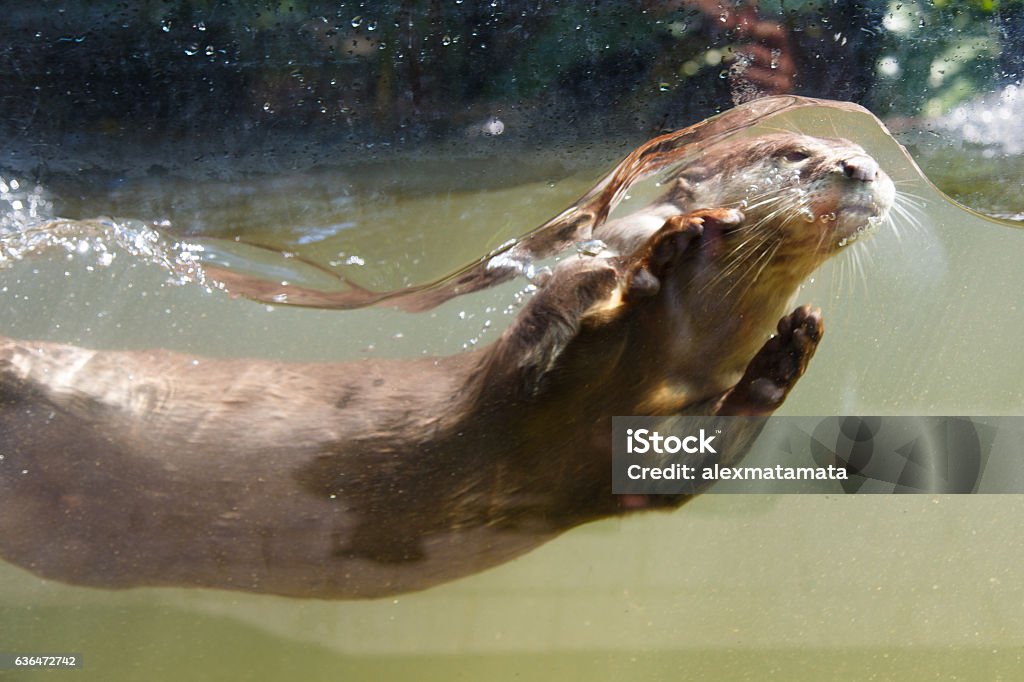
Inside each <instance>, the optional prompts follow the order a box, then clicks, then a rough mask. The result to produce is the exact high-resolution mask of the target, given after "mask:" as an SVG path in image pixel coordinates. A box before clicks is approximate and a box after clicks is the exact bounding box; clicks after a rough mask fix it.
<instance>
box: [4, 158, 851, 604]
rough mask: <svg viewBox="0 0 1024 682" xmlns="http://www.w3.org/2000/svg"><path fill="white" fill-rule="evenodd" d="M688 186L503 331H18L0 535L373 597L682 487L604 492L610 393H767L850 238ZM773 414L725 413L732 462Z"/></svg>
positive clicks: (578, 265)
mask: <svg viewBox="0 0 1024 682" xmlns="http://www.w3.org/2000/svg"><path fill="white" fill-rule="evenodd" d="M723 163H725V162H724V161H723ZM684 180H685V178H683V177H681V178H680V181H684ZM685 181H686V182H694V181H692V180H685ZM708 181H709V180H708V177H707V176H705V177H704V179H703V180H701V182H708ZM713 181H714V182H723V181H725V180H723V178H717V179H713ZM682 187H683V185H679V186H678V187H676V188H675V189H674V190H673V191H679V192H681V191H682V190H681V189H680V188H682ZM717 199H718V200H719V201H721V197H717ZM687 201H693V199H692V198H686V199H685V200H684V198H683V194H673V195H670V196H668V197H667V198H666V199H665V200H663V201H662V202H660V205H659V206H657V207H655V209H653V210H654V211H657V210H663V211H665V212H666V213H667V215H665V216H662V217H660V218H659V219H660V221H661V224H660V225H659V226H657V227H655V228H654V229H647V228H646V227H640V225H641V223H643V225H646V222H644V221H642V220H639V219H637V220H636V222H634V224H633V229H630V228H629V224H628V222H616V223H610V224H609V225H608V226H607V229H606V230H604V233H603V234H602V235H601V237H602V238H604V239H607V240H608V241H609V242H610V243H612V244H613V245H614V246H615V248H616V249H617V250H618V252H619V253H620V254H621V255H617V256H610V257H596V258H586V257H570V258H568V259H567V260H566V261H564V262H563V263H561V264H560V265H559V266H558V267H557V268H556V269H555V272H554V274H553V276H552V278H551V280H550V281H549V282H548V283H547V284H546V285H545V286H544V287H542V288H541V290H540V291H539V292H538V293H537V295H536V296H535V297H534V298H533V299H532V300H531V301H530V302H529V304H528V305H527V306H526V307H525V308H524V309H523V311H522V312H521V314H520V315H519V316H518V317H517V319H516V320H515V322H514V323H513V325H512V326H511V327H510V328H509V329H508V330H506V331H505V332H504V334H503V335H502V336H501V338H500V339H499V340H498V341H497V342H496V343H495V344H494V345H492V346H490V347H488V348H486V349H483V350H480V351H475V352H472V353H465V354H462V355H457V356H453V357H447V358H422V359H410V360H394V361H382V360H366V361H362V362H357V363H342V364H301V363H293V364H288V363H276V362H269V361H257V360H244V359H237V360H214V359H206V358H194V357H192V356H186V355H181V354H175V353H170V352H167V351H162V350H152V351H135V352H129V351H122V352H116V351H93V350H87V349H83V348H77V347H72V346H65V345H59V344H53V343H44V342H23V341H14V340H5V339H0V434H2V440H0V453H2V454H3V459H2V460H0V555H2V556H3V557H4V558H6V559H7V560H9V561H12V562H14V563H17V564H19V565H22V566H24V567H26V568H28V569H30V570H32V571H34V572H36V573H38V574H40V575H42V576H45V577H51V578H56V579H60V580H65V581H68V582H74V583H80V584H87V585H96V586H103V587H130V586H139V585H176V586H201V587H217V588H226V589H237V590H246V591H253V592H264V593H273V594H283V595H290V596H301V597H322V598H354V597H373V596H380V595H385V594H393V593H397V592H403V591H408V590H415V589H421V588H424V587H428V586H430V585H434V584H437V583H440V582H444V581H447V580H451V579H454V578H457V577H459V576H461V575H467V574H470V573H475V572H478V571H480V570H482V569H484V568H486V567H488V566H492V565H495V564H498V563H501V562H503V561H507V560H508V559H510V558H512V557H514V556H517V555H519V554H521V553H523V552H526V551H528V550H530V549H532V548H533V547H535V546H537V545H538V544H540V543H542V542H544V541H546V540H548V539H550V538H552V537H554V536H556V535H558V534H559V533H561V532H564V531H565V530H567V529H569V528H572V527H574V526H576V525H578V524H581V523H585V522H587V521H591V520H595V519H599V518H603V517H607V516H611V515H615V514H618V513H624V512H626V511H629V510H632V509H634V508H637V507H641V508H654V507H662V508H673V507H677V506H679V505H680V504H682V503H683V502H684V501H685V499H686V498H685V497H683V496H677V497H673V496H651V497H648V498H642V499H630V500H628V501H626V502H628V503H625V502H624V500H622V499H619V498H617V497H616V496H614V495H612V494H611V492H610V477H611V472H610V446H611V417H612V415H628V414H633V415H669V414H726V415H727V414H748V415H759V416H765V415H768V414H771V412H772V411H773V410H774V409H775V408H777V407H778V405H780V404H781V402H782V401H783V400H784V399H785V397H786V395H787V394H788V392H789V391H790V390H791V389H792V387H793V385H794V384H795V383H796V381H797V379H798V378H799V377H800V376H801V375H802V374H803V372H804V370H805V369H806V366H807V362H808V361H809V359H810V357H811V356H812V355H813V353H814V350H815V348H816V346H817V342H818V340H819V339H820V338H821V333H822V325H821V319H820V314H818V313H816V312H813V311H811V310H810V309H809V308H807V307H803V308H798V309H796V310H795V311H794V312H792V313H789V314H786V310H788V308H789V306H790V300H791V299H792V297H793V295H794V293H795V291H796V288H797V286H798V285H799V284H800V282H801V281H802V279H803V277H804V276H805V270H807V268H811V269H813V267H814V266H816V265H817V264H818V263H819V262H821V261H822V260H824V259H825V258H826V257H828V256H829V255H831V253H834V252H835V250H836V247H835V245H834V244H832V245H831V246H826V245H827V244H830V243H831V242H830V240H831V239H832V238H831V236H826V237H822V236H821V235H820V234H819V231H820V230H818V228H819V226H817V225H812V224H809V223H806V222H804V223H803V224H802V225H800V224H798V223H792V224H791V225H788V224H787V225H786V226H785V229H781V230H780V229H777V227H778V226H777V225H762V226H759V227H757V228H751V225H752V224H753V223H752V222H751V215H749V214H748V215H747V216H744V214H743V213H742V212H741V211H739V210H737V209H735V208H707V209H706V210H698V209H699V208H700V207H693V208H691V207H689V206H688V205H687V204H686V202H687ZM641 217H644V218H645V217H647V216H641ZM776 222H778V220H776ZM825 227H827V226H825ZM748 229H757V230H762V229H763V230H766V235H768V237H767V238H770V239H774V240H775V241H776V242H781V243H782V245H781V246H778V247H776V248H775V249H774V251H773V253H772V256H771V258H774V259H781V260H780V262H779V263H775V262H774V261H772V260H770V259H769V262H767V263H759V262H758V261H753V265H751V264H749V263H747V264H746V265H743V266H742V267H739V266H734V265H733V261H732V260H730V258H733V257H739V256H736V251H737V249H738V247H737V244H739V243H740V242H737V241H736V240H743V239H748V238H747V237H746V236H744V230H748ZM801 229H802V231H800V230H801ZM767 230H770V231H767ZM816 230H818V231H816ZM638 235H639V236H638ZM748 243H749V240H748ZM808 245H811V246H813V248H812V251H813V254H812V255H806V254H804V253H803V252H804V251H806V250H807V249H808ZM790 252H792V253H794V254H796V255H794V256H792V257H788V258H783V256H784V254H787V253H790ZM741 255H742V254H741ZM745 258H748V259H749V257H745ZM751 276H755V277H756V279H757V281H756V282H749V281H746V280H745V279H744V278H748V279H749V278H750V277H751ZM723 292H724V295H723ZM780 318H781V322H780V321H779V320H780ZM773 330H774V331H775V335H774V336H771V332H772V331H773ZM757 430H758V429H757V428H752V429H748V430H743V431H739V430H737V431H734V432H730V433H727V434H725V436H724V437H723V441H725V444H726V446H727V447H726V454H725V459H724V463H729V462H731V461H736V460H738V459H739V458H740V457H741V456H742V454H743V453H744V452H745V451H746V449H747V447H748V446H749V443H750V442H751V440H752V439H753V437H755V436H756V433H757Z"/></svg>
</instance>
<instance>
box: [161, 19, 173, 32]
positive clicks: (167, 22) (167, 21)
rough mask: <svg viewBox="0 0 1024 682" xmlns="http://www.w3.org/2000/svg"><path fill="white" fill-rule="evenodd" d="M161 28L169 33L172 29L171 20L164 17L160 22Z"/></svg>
mask: <svg viewBox="0 0 1024 682" xmlns="http://www.w3.org/2000/svg"><path fill="white" fill-rule="evenodd" d="M160 30H161V31H163V32H164V33H168V32H169V31H170V30H171V20H170V19H164V20H162V21H161V22H160Z"/></svg>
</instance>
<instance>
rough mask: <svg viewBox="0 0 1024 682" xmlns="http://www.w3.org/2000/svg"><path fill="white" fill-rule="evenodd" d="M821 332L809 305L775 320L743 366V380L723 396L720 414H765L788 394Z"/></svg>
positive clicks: (818, 316) (818, 318) (817, 315)
mask: <svg viewBox="0 0 1024 682" xmlns="http://www.w3.org/2000/svg"><path fill="white" fill-rule="evenodd" d="M823 333H824V326H823V325H822V321H821V311H820V310H817V309H814V310H812V309H811V307H810V306H809V305H805V306H802V307H800V308H797V309H796V310H794V311H793V312H792V313H790V314H789V315H787V316H786V317H784V318H782V319H781V320H779V326H778V334H777V335H775V336H773V337H772V338H770V339H769V340H768V341H767V342H766V343H765V344H764V346H762V347H761V350H760V351H758V353H757V355H755V356H754V359H753V360H751V361H750V364H749V365H747V370H746V372H744V374H743V378H741V379H740V381H739V383H737V384H736V386H734V387H733V389H732V390H731V391H730V392H729V393H728V394H727V395H726V397H725V399H724V400H723V401H722V403H721V405H720V406H719V409H718V410H717V413H718V414H720V415H769V414H771V413H772V412H774V411H775V410H776V409H778V407H779V406H780V405H781V404H782V402H783V401H784V400H785V399H786V396H787V395H789V392H790V391H791V390H792V389H793V386H795V385H796V382H797V380H798V379H799V378H800V377H801V376H803V374H804V372H805V371H806V370H807V363H808V362H810V360H811V358H812V357H813V356H814V351H815V350H817V348H818V342H819V341H821V336H822V334H823Z"/></svg>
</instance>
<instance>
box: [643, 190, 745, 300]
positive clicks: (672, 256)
mask: <svg viewBox="0 0 1024 682" xmlns="http://www.w3.org/2000/svg"><path fill="white" fill-rule="evenodd" d="M743 219H744V216H743V213H742V212H741V211H739V210H737V209H735V208H710V209H702V210H700V211H693V212H692V213H685V214H683V215H676V216H672V217H670V218H668V219H667V220H666V221H665V224H664V225H662V226H661V228H660V229H659V230H658V231H657V232H655V233H654V234H653V235H651V237H650V238H649V239H648V240H647V242H646V243H645V244H644V245H643V246H642V247H640V249H638V250H637V252H636V253H635V254H634V255H633V256H632V258H631V259H630V263H629V267H628V269H627V275H626V277H627V284H628V286H627V291H628V292H629V293H630V294H632V295H634V296H650V295H653V294H656V293H658V290H659V288H660V286H661V280H662V278H664V277H665V275H666V274H667V273H668V272H669V271H670V270H671V269H672V267H673V266H674V265H675V264H676V263H678V262H679V260H680V258H682V256H683V254H684V253H685V252H686V250H687V249H688V248H689V246H690V243H691V242H692V241H693V240H694V239H697V238H699V237H700V236H701V235H702V234H703V233H704V231H705V230H706V229H716V230H728V229H733V228H735V227H737V226H739V225H740V224H741V223H742V222H743Z"/></svg>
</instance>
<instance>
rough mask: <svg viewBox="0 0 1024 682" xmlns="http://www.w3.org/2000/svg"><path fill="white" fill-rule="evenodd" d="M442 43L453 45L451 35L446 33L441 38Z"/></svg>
mask: <svg viewBox="0 0 1024 682" xmlns="http://www.w3.org/2000/svg"><path fill="white" fill-rule="evenodd" d="M441 44H442V45H451V44H452V37H451V36H450V35H447V34H445V36H444V38H441Z"/></svg>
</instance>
